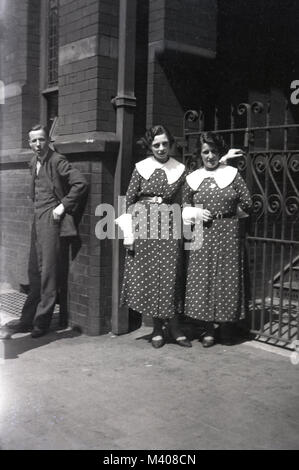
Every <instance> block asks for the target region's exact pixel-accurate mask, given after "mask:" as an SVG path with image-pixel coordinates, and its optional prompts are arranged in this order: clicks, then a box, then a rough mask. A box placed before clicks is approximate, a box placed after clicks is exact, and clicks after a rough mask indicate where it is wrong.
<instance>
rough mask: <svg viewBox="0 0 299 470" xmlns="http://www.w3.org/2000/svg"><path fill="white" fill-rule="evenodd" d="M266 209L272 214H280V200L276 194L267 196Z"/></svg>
mask: <svg viewBox="0 0 299 470" xmlns="http://www.w3.org/2000/svg"><path fill="white" fill-rule="evenodd" d="M268 211H269V212H270V214H271V215H274V216H279V215H280V214H281V211H282V201H281V197H280V196H279V195H278V194H270V196H269V197H268Z"/></svg>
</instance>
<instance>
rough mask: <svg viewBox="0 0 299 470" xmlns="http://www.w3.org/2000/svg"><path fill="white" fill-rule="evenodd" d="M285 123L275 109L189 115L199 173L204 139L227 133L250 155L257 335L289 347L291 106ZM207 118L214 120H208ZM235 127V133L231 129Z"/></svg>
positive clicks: (298, 287) (296, 204)
mask: <svg viewBox="0 0 299 470" xmlns="http://www.w3.org/2000/svg"><path fill="white" fill-rule="evenodd" d="M281 114H282V116H283V119H282V122H281V123H276V122H275V116H277V115H278V114H277V112H276V113H275V115H274V116H273V113H271V105H270V103H267V104H265V105H264V104H262V103H260V102H254V103H252V104H249V103H241V104H240V105H238V106H231V107H230V109H229V113H226V115H224V113H223V112H222V113H221V115H220V113H219V109H217V108H214V110H213V112H211V111H210V110H208V112H207V111H203V110H200V111H194V110H189V111H187V112H186V113H185V115H184V129H183V131H184V146H183V157H184V161H185V163H187V165H189V166H191V167H192V164H193V162H194V150H195V148H196V141H197V139H198V136H199V135H200V133H201V132H203V131H206V130H210V131H212V132H217V133H219V134H221V135H222V136H223V137H224V138H225V140H226V141H227V143H229V144H230V146H231V147H235V148H236V147H237V148H242V149H243V150H244V151H245V154H246V156H245V157H244V158H241V159H239V160H238V162H237V166H238V169H239V171H240V173H241V174H242V176H243V177H244V179H245V180H246V182H247V184H248V186H249V188H250V190H251V194H252V200H253V211H252V215H251V217H250V223H249V224H247V231H246V245H247V247H248V250H247V251H248V260H249V262H248V265H249V279H250V286H249V290H250V304H249V307H250V315H249V316H250V322H251V332H252V333H254V334H256V335H257V336H258V337H261V338H266V339H268V340H274V342H275V341H276V342H282V343H284V344H289V343H291V342H292V341H294V340H299V298H298V297H299V241H298V240H299V236H298V235H299V224H298V220H299V150H296V149H298V148H299V125H298V124H296V123H295V122H294V120H293V119H292V115H291V112H290V109H289V106H288V103H285V104H284V109H283V112H282V113H281ZM206 116H207V117H206ZM225 126H227V127H225Z"/></svg>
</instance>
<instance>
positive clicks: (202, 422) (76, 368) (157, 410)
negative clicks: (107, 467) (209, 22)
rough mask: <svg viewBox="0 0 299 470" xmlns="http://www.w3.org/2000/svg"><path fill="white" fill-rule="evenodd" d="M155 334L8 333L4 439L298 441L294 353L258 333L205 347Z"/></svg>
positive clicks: (0, 441)
mask: <svg viewBox="0 0 299 470" xmlns="http://www.w3.org/2000/svg"><path fill="white" fill-rule="evenodd" d="M150 332H151V329H150V328H149V327H145V326H142V327H141V328H140V329H138V330H136V331H134V332H132V333H129V334H127V335H122V336H114V335H112V334H107V335H103V336H97V337H90V336H86V335H81V334H80V333H79V332H78V331H73V330H71V329H67V330H61V331H59V330H55V331H54V330H53V331H51V332H50V333H49V334H48V335H46V336H44V337H41V338H38V339H32V338H31V336H30V335H29V334H17V335H14V336H13V337H12V339H8V340H2V341H0V447H1V448H2V449H12V450H17V449H26V450H27V449H32V450H38V449H51V450H53V449H65V450H84V449H85V450H86V449H94V450H102V449H105V450H107V449H109V450H128V449H129V450H130V449H135V450H140V449H143V450H164V449H172V450H185V449H188V450H202V449H207V450H208V449H212V450H216V449H267V450H270V449H298V447H299V400H298V390H299V365H298V364H296V361H293V363H292V357H291V354H293V353H292V352H291V351H284V352H283V354H281V353H276V351H278V349H279V348H274V347H272V349H271V347H269V348H268V349H267V346H266V345H262V348H261V347H259V345H258V344H256V342H255V341H253V342H244V343H241V344H237V345H234V346H230V347H225V346H221V345H219V344H217V345H215V346H214V347H212V348H209V349H204V348H202V346H201V343H200V342H199V341H198V340H193V341H192V344H193V347H192V348H182V347H180V346H178V345H176V344H166V345H165V346H164V347H163V348H161V349H157V350H156V349H154V348H152V346H151V345H150V343H149V335H150ZM273 348H274V349H273Z"/></svg>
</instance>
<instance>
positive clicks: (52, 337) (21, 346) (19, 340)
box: [1, 329, 81, 360]
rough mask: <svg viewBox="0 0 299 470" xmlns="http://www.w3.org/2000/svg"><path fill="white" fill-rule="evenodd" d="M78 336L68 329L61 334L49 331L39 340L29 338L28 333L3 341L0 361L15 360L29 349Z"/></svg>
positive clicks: (76, 332)
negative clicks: (0, 359)
mask: <svg viewBox="0 0 299 470" xmlns="http://www.w3.org/2000/svg"><path fill="white" fill-rule="evenodd" d="M80 335H81V332H80V331H78V330H74V329H71V330H70V329H69V330H64V331H61V332H60V331H53V330H50V331H49V333H47V334H46V335H44V336H42V337H40V338H31V335H30V333H28V334H26V335H24V334H22V336H20V335H18V336H17V337H13V338H9V339H3V340H1V343H2V348H1V349H2V360H3V359H4V360H7V359H17V358H18V357H19V356H20V355H21V354H23V353H25V352H27V351H30V350H31V349H35V348H39V347H41V346H45V345H47V344H49V343H53V342H54V341H58V340H60V339H66V338H75V337H77V336H80Z"/></svg>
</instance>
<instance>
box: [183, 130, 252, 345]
mask: <svg viewBox="0 0 299 470" xmlns="http://www.w3.org/2000/svg"><path fill="white" fill-rule="evenodd" d="M198 153H199V155H200V157H201V159H202V163H203V166H202V167H201V168H199V169H198V170H196V171H194V172H192V173H190V174H189V175H188V176H187V177H186V183H185V185H184V188H183V204H187V205H191V206H194V205H197V204H198V205H201V206H202V207H192V208H190V207H188V208H186V209H184V210H183V220H184V223H187V224H188V223H189V224H190V223H192V222H194V220H195V219H196V220H201V221H203V244H202V247H201V248H200V249H195V250H190V252H189V262H188V270H187V285H186V297H185V314H186V315H188V316H189V317H192V318H195V319H197V320H202V321H204V322H206V323H205V325H206V328H205V335H204V338H203V346H204V347H209V346H212V345H213V344H214V323H219V324H220V332H221V335H222V339H223V341H222V343H225V344H231V343H232V338H231V326H232V324H233V322H236V321H237V320H238V319H239V318H240V315H241V312H242V310H243V309H242V307H243V299H244V295H243V293H244V290H243V287H244V286H243V280H244V276H243V256H242V252H243V251H242V246H241V242H240V236H239V219H238V217H237V215H236V214H237V208H239V209H242V210H243V211H245V212H246V211H248V210H249V209H250V207H251V198H250V193H249V190H248V188H247V186H246V184H245V182H244V180H243V178H242V177H241V175H240V174H239V173H238V171H237V169H236V168H234V167H232V166H228V165H226V164H225V162H224V161H223V158H221V157H222V156H223V155H224V154H225V153H226V149H225V143H224V141H223V139H222V138H221V136H219V135H217V134H213V133H210V132H206V133H203V134H201V136H200V138H199V152H198ZM225 161H226V159H225ZM190 210H191V213H190Z"/></svg>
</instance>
